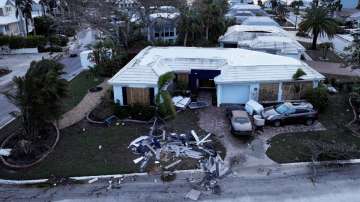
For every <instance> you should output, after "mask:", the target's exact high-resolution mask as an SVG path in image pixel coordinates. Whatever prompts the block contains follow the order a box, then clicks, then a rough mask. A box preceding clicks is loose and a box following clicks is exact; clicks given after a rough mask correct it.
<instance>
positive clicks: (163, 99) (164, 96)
mask: <svg viewBox="0 0 360 202" xmlns="http://www.w3.org/2000/svg"><path fill="white" fill-rule="evenodd" d="M156 103H159V104H158V106H159V113H160V115H161V116H162V117H171V118H173V117H175V115H176V109H175V106H174V105H173V103H172V99H171V95H170V93H169V92H167V91H161V92H160V93H159V94H158V96H157V98H156Z"/></svg>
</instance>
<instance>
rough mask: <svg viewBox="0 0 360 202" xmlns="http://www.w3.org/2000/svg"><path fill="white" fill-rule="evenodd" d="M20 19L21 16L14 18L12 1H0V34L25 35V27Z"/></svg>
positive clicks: (14, 8)
mask: <svg viewBox="0 0 360 202" xmlns="http://www.w3.org/2000/svg"><path fill="white" fill-rule="evenodd" d="M20 19H21V14H20V16H19V17H18V18H17V17H16V7H15V2H14V1H12V0H0V34H2V35H25V27H24V25H23V23H22V22H21V20H20Z"/></svg>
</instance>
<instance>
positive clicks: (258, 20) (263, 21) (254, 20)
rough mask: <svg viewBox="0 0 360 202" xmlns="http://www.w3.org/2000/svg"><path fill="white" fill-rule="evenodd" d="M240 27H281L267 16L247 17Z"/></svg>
mask: <svg viewBox="0 0 360 202" xmlns="http://www.w3.org/2000/svg"><path fill="white" fill-rule="evenodd" d="M241 24H242V25H253V26H277V27H281V26H280V25H279V24H278V23H277V22H276V21H275V20H273V19H272V18H270V17H268V16H262V17H248V18H246V19H245V20H244V21H243V22H242V23H241Z"/></svg>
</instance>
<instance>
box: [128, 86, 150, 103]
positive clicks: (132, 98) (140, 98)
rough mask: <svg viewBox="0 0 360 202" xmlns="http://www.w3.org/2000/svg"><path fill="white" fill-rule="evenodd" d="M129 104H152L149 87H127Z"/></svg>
mask: <svg viewBox="0 0 360 202" xmlns="http://www.w3.org/2000/svg"><path fill="white" fill-rule="evenodd" d="M126 93H127V94H126V95H127V104H128V105H134V104H141V105H150V91H149V89H148V88H127V90H126Z"/></svg>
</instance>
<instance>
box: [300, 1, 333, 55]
mask: <svg viewBox="0 0 360 202" xmlns="http://www.w3.org/2000/svg"><path fill="white" fill-rule="evenodd" d="M337 26H338V25H337V23H336V21H335V20H334V19H333V18H332V17H330V16H329V10H328V9H327V8H325V7H322V6H320V7H315V6H312V7H311V8H308V9H306V14H305V16H304V18H303V21H302V22H301V23H300V29H301V30H303V31H305V32H308V33H312V36H313V42H312V46H311V48H312V49H316V47H317V40H318V37H319V36H325V35H327V36H328V37H329V38H332V37H334V35H335V34H336V30H337Z"/></svg>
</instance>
